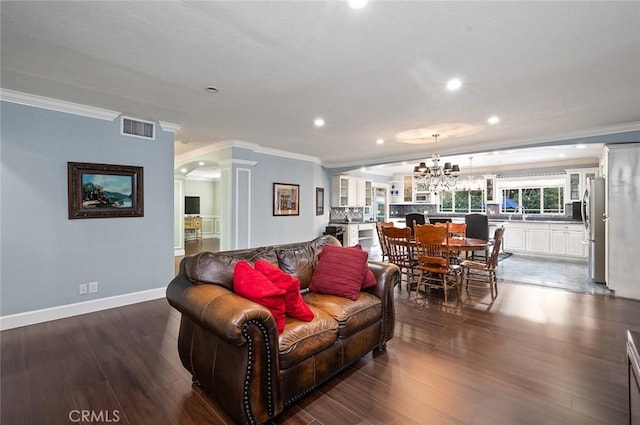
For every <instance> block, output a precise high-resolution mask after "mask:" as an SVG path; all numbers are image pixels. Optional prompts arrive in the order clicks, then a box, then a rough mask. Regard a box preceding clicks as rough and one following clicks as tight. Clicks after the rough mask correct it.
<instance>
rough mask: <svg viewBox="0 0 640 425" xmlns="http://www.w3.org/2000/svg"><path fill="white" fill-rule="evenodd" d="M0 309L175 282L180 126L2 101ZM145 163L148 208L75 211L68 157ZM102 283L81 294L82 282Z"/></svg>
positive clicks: (1, 312)
mask: <svg viewBox="0 0 640 425" xmlns="http://www.w3.org/2000/svg"><path fill="white" fill-rule="evenodd" d="M1 108H2V109H1V113H2V130H1V136H2V139H1V143H2V145H1V158H0V159H1V163H2V168H1V170H0V177H1V191H0V192H1V194H0V196H1V206H0V210H1V213H2V214H1V219H0V220H1V271H0V294H1V297H0V298H1V302H0V316H5V315H11V314H15V313H21V312H28V311H33V310H38V309H44V308H47V307H54V306H62V305H67V304H72V303H78V302H82V301H89V300H94V299H98V298H105V297H111V296H115V295H121V294H128V293H132V292H137V291H144V290H148V289H154V288H161V287H164V286H166V285H167V283H168V282H169V281H170V280H171V278H172V276H173V267H174V265H173V261H174V260H173V134H172V133H169V132H164V131H162V130H161V129H160V128H159V126H157V134H156V140H153V141H149V140H143V139H138V138H132V137H127V136H122V135H120V127H119V123H120V122H119V119H116V120H114V121H105V120H100V119H94V118H87V117H82V116H78V115H72V114H67V113H62V112H55V111H50V110H45V109H39V108H33V107H29V106H23V105H18V104H14V103H8V102H2V104H1ZM68 161H73V162H94V163H106V164H122V165H136V166H142V167H144V217H140V218H106V219H82V220H69V219H68V213H67V162H68ZM89 281H97V282H98V287H99V291H98V293H95V294H87V295H82V296H80V295H79V294H78V285H79V284H80V283H87V282H89Z"/></svg>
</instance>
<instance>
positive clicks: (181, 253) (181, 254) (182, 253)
mask: <svg viewBox="0 0 640 425" xmlns="http://www.w3.org/2000/svg"><path fill="white" fill-rule="evenodd" d="M173 256H174V257H184V256H185V251H184V249H174V250H173Z"/></svg>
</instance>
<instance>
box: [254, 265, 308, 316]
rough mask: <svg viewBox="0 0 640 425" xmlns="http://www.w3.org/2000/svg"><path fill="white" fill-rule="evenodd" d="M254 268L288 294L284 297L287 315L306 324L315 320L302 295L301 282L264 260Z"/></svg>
mask: <svg viewBox="0 0 640 425" xmlns="http://www.w3.org/2000/svg"><path fill="white" fill-rule="evenodd" d="M254 267H255V268H256V270H258V271H259V272H260V273H262V274H263V275H265V276H266V278H267V279H269V280H270V281H271V283H273V284H274V285H275V286H277V287H278V288H280V289H284V290H285V291H286V292H287V293H286V294H285V296H284V306H285V313H286V315H287V316H291V317H293V318H294V319H298V320H304V321H305V322H310V321H312V320H313V311H312V310H311V309H310V308H309V306H308V305H307V304H306V303H305V302H304V300H303V299H302V296H301V295H300V281H299V280H298V279H297V278H295V277H293V276H291V275H290V274H287V273H285V272H283V271H282V270H280V269H279V268H278V267H277V266H274V265H273V264H271V263H269V262H268V261H265V260H262V259H260V260H258V261H256V262H255V264H254Z"/></svg>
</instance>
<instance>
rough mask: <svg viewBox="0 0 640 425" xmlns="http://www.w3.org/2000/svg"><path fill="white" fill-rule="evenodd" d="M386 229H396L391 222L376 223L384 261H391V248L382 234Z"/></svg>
mask: <svg viewBox="0 0 640 425" xmlns="http://www.w3.org/2000/svg"><path fill="white" fill-rule="evenodd" d="M385 227H394V224H393V222H391V221H379V222H377V223H376V232H377V233H378V240H379V241H380V249H381V250H382V261H385V260H386V261H389V247H388V242H387V240H386V238H385V236H384V233H383V232H382V229H383V228H385Z"/></svg>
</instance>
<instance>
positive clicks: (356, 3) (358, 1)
mask: <svg viewBox="0 0 640 425" xmlns="http://www.w3.org/2000/svg"><path fill="white" fill-rule="evenodd" d="M347 3H348V4H349V7H350V8H352V9H362V8H363V7H365V6H366V5H367V3H369V0H348V1H347Z"/></svg>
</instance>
